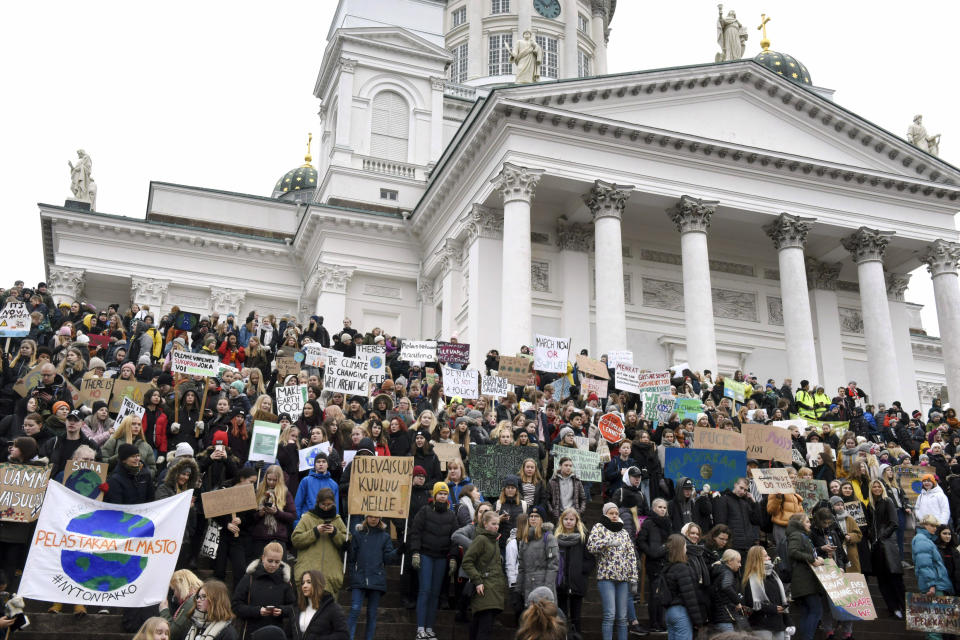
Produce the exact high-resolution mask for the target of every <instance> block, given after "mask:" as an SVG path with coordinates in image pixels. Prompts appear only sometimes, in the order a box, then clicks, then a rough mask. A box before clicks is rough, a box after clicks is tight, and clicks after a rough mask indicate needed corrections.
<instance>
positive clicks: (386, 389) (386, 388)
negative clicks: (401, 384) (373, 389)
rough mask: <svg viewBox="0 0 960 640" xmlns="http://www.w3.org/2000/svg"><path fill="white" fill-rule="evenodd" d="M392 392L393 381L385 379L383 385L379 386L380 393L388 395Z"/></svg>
mask: <svg viewBox="0 0 960 640" xmlns="http://www.w3.org/2000/svg"><path fill="white" fill-rule="evenodd" d="M393 390H394V384H393V380H391V379H390V378H387V379H386V380H384V381H383V383H382V384H381V385H380V392H381V393H390V392H391V391H393Z"/></svg>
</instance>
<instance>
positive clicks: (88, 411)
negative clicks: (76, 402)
mask: <svg viewBox="0 0 960 640" xmlns="http://www.w3.org/2000/svg"><path fill="white" fill-rule="evenodd" d="M80 411H82V412H83V415H85V416H88V415H90V414H91V413H93V409H91V408H90V407H88V406H87V405H82V406H81V407H80Z"/></svg>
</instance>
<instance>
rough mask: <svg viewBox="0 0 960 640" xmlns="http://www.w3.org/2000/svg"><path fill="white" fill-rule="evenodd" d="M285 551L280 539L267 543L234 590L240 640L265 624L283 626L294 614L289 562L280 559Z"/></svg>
mask: <svg viewBox="0 0 960 640" xmlns="http://www.w3.org/2000/svg"><path fill="white" fill-rule="evenodd" d="M284 553H285V552H284V548H283V545H282V544H280V543H279V542H270V543H268V544H267V545H266V546H265V547H264V548H263V554H262V555H261V556H260V558H259V559H257V560H254V561H253V562H251V563H250V565H249V566H248V567H247V571H246V573H245V574H244V576H243V578H241V579H240V581H239V582H238V583H237V586H236V588H235V589H234V590H233V599H232V601H231V603H232V605H233V610H234V612H235V613H236V615H237V618H238V619H239V620H240V621H241V622H242V632H241V634H240V637H241V640H250V639H251V638H252V637H256V634H257V632H258V631H259V630H260V629H263V628H264V627H270V626H278V627H282V626H283V625H284V621H287V622H290V621H292V620H293V618H294V617H295V614H296V609H295V604H296V596H295V595H294V593H293V585H292V584H291V582H290V578H291V570H290V565H288V564H287V563H286V562H284V561H283V556H284ZM197 599H198V601H199V599H200V595H199V594H197Z"/></svg>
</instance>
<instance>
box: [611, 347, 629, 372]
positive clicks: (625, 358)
mask: <svg viewBox="0 0 960 640" xmlns="http://www.w3.org/2000/svg"><path fill="white" fill-rule="evenodd" d="M618 362H622V363H623V364H629V365H632V364H633V351H608V352H607V367H609V368H611V369H612V368H614V367H616V366H617V363H618Z"/></svg>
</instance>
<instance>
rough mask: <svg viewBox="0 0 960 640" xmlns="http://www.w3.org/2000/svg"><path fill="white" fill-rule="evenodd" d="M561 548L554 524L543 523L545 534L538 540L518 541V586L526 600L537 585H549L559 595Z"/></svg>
mask: <svg viewBox="0 0 960 640" xmlns="http://www.w3.org/2000/svg"><path fill="white" fill-rule="evenodd" d="M559 556H560V549H559V545H558V543H557V537H556V536H555V535H553V524H551V523H549V522H545V523H544V524H543V535H542V536H541V537H540V539H538V540H528V541H526V542H524V541H522V540H518V541H517V561H518V566H517V588H518V589H519V590H520V593H521V594H523V597H524V601H526V598H527V596H529V595H530V592H531V591H533V590H534V589H536V588H537V587H548V588H549V589H550V591H552V592H553V595H554V597H556V595H557V570H558V569H559V565H560V560H559Z"/></svg>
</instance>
